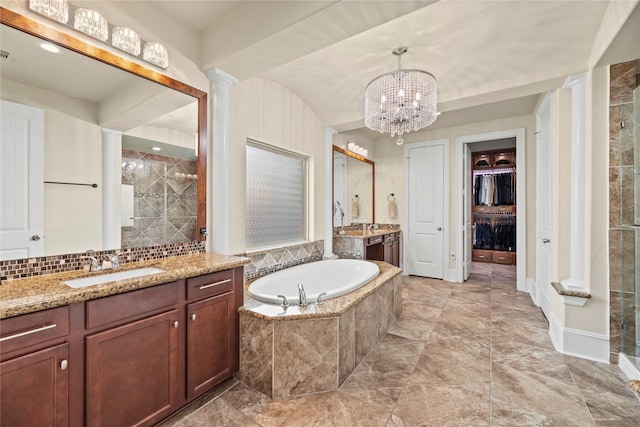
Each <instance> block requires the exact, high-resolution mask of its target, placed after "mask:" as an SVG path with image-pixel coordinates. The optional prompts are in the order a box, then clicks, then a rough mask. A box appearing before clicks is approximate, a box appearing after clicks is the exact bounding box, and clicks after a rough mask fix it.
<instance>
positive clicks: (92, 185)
mask: <svg viewBox="0 0 640 427" xmlns="http://www.w3.org/2000/svg"><path fill="white" fill-rule="evenodd" d="M44 183H45V184H60V185H81V186H86V187H93V188H98V184H83V183H80V182H60V181H45V182H44Z"/></svg>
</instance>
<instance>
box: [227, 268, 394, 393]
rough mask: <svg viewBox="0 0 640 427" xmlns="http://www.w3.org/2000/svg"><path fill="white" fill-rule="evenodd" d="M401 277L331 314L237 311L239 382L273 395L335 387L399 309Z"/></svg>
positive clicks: (386, 326) (387, 282)
mask: <svg viewBox="0 0 640 427" xmlns="http://www.w3.org/2000/svg"><path fill="white" fill-rule="evenodd" d="M401 280H402V279H401V276H399V275H395V276H393V277H392V278H391V279H389V280H387V281H386V282H385V283H384V284H383V285H381V286H380V287H378V288H377V289H376V290H375V291H374V292H373V293H371V294H369V295H368V296H366V297H364V299H361V300H359V302H356V305H355V306H352V307H351V308H348V309H347V310H346V311H345V310H342V314H340V315H334V316H331V317H304V315H302V316H301V315H298V316H289V317H287V318H284V319H282V318H268V317H266V316H264V315H257V316H252V315H251V314H250V312H249V311H248V310H246V309H241V311H240V331H241V332H240V333H241V337H240V374H239V378H240V380H241V381H242V382H243V383H244V384H247V385H249V386H251V387H253V388H255V389H256V390H259V391H260V392H262V393H264V394H266V395H268V396H270V397H273V398H287V397H290V396H299V395H305V394H310V393H318V392H324V391H329V390H337V388H338V387H339V385H340V384H342V383H343V382H344V381H345V380H346V379H347V378H348V377H349V375H351V373H352V372H353V370H354V369H355V367H356V366H357V365H358V364H359V363H360V362H361V361H362V360H363V359H364V358H365V357H366V356H367V354H368V353H370V352H371V350H372V349H373V348H374V347H375V345H376V343H377V342H378V337H384V336H385V334H386V332H387V330H388V329H389V328H390V327H391V325H392V323H393V321H395V319H396V317H395V314H396V313H400V312H401V308H398V309H396V307H395V304H396V301H395V300H394V298H396V296H397V297H398V301H397V304H398V306H401V300H400V299H401V297H402V294H401V291H400V290H399V288H400V285H401ZM396 288H398V290H397V291H396ZM346 297H347V296H344V297H339V298H334V299H330V300H327V301H326V302H325V303H324V304H329V303H332V302H335V301H336V300H339V299H340V298H346ZM279 309H280V308H279ZM308 309H313V307H310V308H308ZM280 310H281V309H280ZM301 310H302V309H301ZM292 317H293V318H294V320H288V319H290V318H292ZM295 317H297V319H296V318H295Z"/></svg>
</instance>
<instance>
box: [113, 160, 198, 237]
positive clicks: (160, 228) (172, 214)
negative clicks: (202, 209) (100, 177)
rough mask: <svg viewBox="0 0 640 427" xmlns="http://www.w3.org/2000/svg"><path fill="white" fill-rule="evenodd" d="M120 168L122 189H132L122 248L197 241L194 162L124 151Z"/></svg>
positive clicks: (195, 172)
mask: <svg viewBox="0 0 640 427" xmlns="http://www.w3.org/2000/svg"><path fill="white" fill-rule="evenodd" d="M122 165H123V167H122V184H123V186H125V185H132V186H133V217H132V219H130V220H129V222H128V223H127V221H126V218H125V219H124V220H123V226H122V234H121V237H122V247H123V248H130V247H139V246H150V245H160V244H166V243H181V242H189V241H194V240H197V237H198V235H197V223H196V219H197V218H196V216H197V185H198V184H197V181H196V180H195V177H196V176H197V162H196V161H195V160H185V159H179V158H175V157H168V156H160V155H157V154H151V153H143V152H139V151H134V150H126V149H125V150H122Z"/></svg>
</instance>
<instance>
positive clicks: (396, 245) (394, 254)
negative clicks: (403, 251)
mask: <svg viewBox="0 0 640 427" xmlns="http://www.w3.org/2000/svg"><path fill="white" fill-rule="evenodd" d="M391 264H393V265H395V266H396V267H400V242H398V240H394V241H393V243H392V244H391Z"/></svg>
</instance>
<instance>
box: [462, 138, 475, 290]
mask: <svg viewBox="0 0 640 427" xmlns="http://www.w3.org/2000/svg"><path fill="white" fill-rule="evenodd" d="M462 165H463V167H464V174H463V175H464V182H463V183H462V189H463V191H462V206H463V208H464V211H463V214H462V219H463V224H462V226H463V232H464V242H463V258H462V273H463V280H467V279H468V278H469V275H470V274H471V249H472V247H473V241H472V236H473V219H472V215H471V195H472V191H473V188H472V182H473V181H472V178H471V148H470V147H469V144H464V148H463V150H462Z"/></svg>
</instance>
